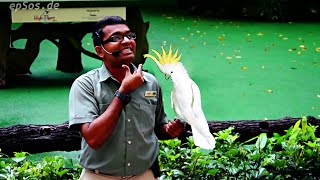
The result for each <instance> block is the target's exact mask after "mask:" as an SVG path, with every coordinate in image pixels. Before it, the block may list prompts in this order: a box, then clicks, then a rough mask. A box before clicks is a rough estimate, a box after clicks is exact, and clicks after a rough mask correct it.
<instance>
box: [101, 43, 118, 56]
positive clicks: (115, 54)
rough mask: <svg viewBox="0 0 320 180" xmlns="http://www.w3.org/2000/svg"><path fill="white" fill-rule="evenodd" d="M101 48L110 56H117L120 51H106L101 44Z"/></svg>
mask: <svg viewBox="0 0 320 180" xmlns="http://www.w3.org/2000/svg"><path fill="white" fill-rule="evenodd" d="M101 47H102V49H103V50H104V52H106V53H107V54H110V55H112V56H119V55H120V52H121V51H113V52H109V51H107V50H106V49H105V48H104V47H103V46H102V45H101Z"/></svg>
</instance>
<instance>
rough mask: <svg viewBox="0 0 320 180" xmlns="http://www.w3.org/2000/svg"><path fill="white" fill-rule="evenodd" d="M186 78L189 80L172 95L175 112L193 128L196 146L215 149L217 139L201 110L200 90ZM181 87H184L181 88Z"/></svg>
mask: <svg viewBox="0 0 320 180" xmlns="http://www.w3.org/2000/svg"><path fill="white" fill-rule="evenodd" d="M185 78H188V79H186V81H184V82H183V83H179V84H176V86H174V88H175V89H174V91H173V94H172V102H173V107H174V111H175V113H176V115H177V116H178V117H179V118H181V119H182V120H184V121H186V122H187V123H188V124H189V125H190V126H191V130H192V135H193V139H194V143H195V145H196V146H199V147H201V148H203V149H214V148H215V139H214V137H213V135H212V134H211V132H210V130H209V127H208V122H207V120H206V118H205V116H204V114H203V111H202V108H201V97H200V90H199V88H198V86H197V85H196V84H195V83H194V82H193V81H192V80H191V79H190V78H189V77H185ZM188 82H189V83H188ZM179 85H182V86H183V87H182V88H181V87H179ZM177 88H178V89H177ZM177 92H179V93H177Z"/></svg>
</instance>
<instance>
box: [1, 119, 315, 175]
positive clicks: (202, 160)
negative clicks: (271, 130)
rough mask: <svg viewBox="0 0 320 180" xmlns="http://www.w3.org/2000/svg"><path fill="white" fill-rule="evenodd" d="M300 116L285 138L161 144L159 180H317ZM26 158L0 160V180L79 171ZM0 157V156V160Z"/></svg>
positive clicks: (58, 159) (223, 134)
mask: <svg viewBox="0 0 320 180" xmlns="http://www.w3.org/2000/svg"><path fill="white" fill-rule="evenodd" d="M316 128H317V127H315V126H312V125H310V124H308V123H307V118H306V117H303V118H302V119H301V120H299V121H297V122H296V124H295V125H294V126H293V127H290V128H289V129H288V130H287V131H286V134H284V135H282V136H281V135H279V134H276V133H275V134H274V135H273V136H272V137H267V135H266V134H265V133H262V134H260V135H259V136H257V137H254V138H252V139H250V140H248V141H246V142H239V141H237V139H238V138H239V134H237V133H233V132H232V131H233V129H234V128H233V127H229V128H228V129H225V130H223V131H219V132H218V133H215V134H214V135H215V137H216V148H215V149H214V150H212V151H208V150H203V149H200V148H199V147H196V146H195V145H194V142H193V139H192V137H189V138H187V140H186V142H183V143H182V142H181V140H179V139H171V140H165V141H160V153H159V163H160V168H161V172H162V174H161V177H160V179H161V180H171V179H177V180H179V179H180V180H182V179H183V180H184V179H219V180H220V179H221V180H229V179H241V180H243V179H244V180H245V179H257V180H259V179H261V180H262V179H264V180H265V179H266V180H268V179H272V180H284V179H290V180H298V179H299V180H311V179H320V173H319V172H318V170H319V169H320V141H319V138H317V137H316V135H315V132H316ZM27 155H28V154H27V153H25V152H22V153H15V156H14V157H13V158H8V157H7V158H2V160H0V179H7V180H14V179H43V180H55V179H59V180H60V179H61V180H64V179H68V180H75V179H78V178H79V176H80V173H81V171H82V168H81V166H80V165H79V164H77V163H74V162H73V161H72V160H71V159H65V158H63V157H62V156H54V157H45V158H44V159H43V160H42V161H29V160H27V159H26V157H27ZM4 156H5V155H4V154H0V157H4Z"/></svg>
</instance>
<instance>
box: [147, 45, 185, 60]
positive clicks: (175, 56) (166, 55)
mask: <svg viewBox="0 0 320 180" xmlns="http://www.w3.org/2000/svg"><path fill="white" fill-rule="evenodd" d="M161 49H162V55H161V54H160V53H159V52H158V51H156V50H154V49H151V50H152V52H154V53H155V54H156V55H157V57H158V58H156V57H155V56H153V55H151V54H144V55H143V56H144V57H145V58H151V59H152V60H153V61H158V62H159V63H160V64H161V65H164V64H169V63H178V62H179V61H180V58H181V55H182V54H180V55H179V56H178V49H177V50H176V52H175V53H174V54H172V49H171V46H170V48H169V52H168V53H167V52H166V51H165V49H164V48H163V46H161Z"/></svg>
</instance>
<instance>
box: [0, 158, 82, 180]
mask: <svg viewBox="0 0 320 180" xmlns="http://www.w3.org/2000/svg"><path fill="white" fill-rule="evenodd" d="M27 155H28V154H27V153H26V152H21V153H15V154H14V157H13V158H2V160H1V161H0V179H6V180H15V179H30V180H38V179H43V180H63V179H68V180H72V179H73V180H75V179H78V178H79V175H80V172H81V169H82V168H81V166H80V165H79V164H78V163H74V162H73V161H72V159H65V158H63V157H62V156H53V157H44V159H43V160H42V161H30V160H27ZM0 157H5V155H4V154H0Z"/></svg>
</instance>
